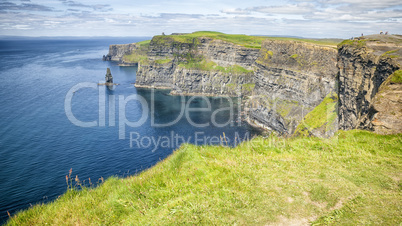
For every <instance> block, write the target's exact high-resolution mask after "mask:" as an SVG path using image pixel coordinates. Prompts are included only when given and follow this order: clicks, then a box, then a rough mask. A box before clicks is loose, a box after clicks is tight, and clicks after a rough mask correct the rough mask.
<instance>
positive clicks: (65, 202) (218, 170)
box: [9, 131, 402, 225]
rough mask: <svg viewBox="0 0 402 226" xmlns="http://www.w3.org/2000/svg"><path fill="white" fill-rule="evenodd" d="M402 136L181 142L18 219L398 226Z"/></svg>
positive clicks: (354, 133)
mask: <svg viewBox="0 0 402 226" xmlns="http://www.w3.org/2000/svg"><path fill="white" fill-rule="evenodd" d="M401 157H402V135H401V134H399V135H393V136H382V135H376V134H373V133H370V132H364V131H348V132H342V131H341V132H340V133H339V135H338V136H336V137H333V138H331V139H330V140H320V139H318V138H309V137H304V138H292V139H287V140H284V139H281V138H276V137H270V138H266V139H263V138H255V139H254V140H253V141H252V143H250V142H245V143H243V144H241V145H239V146H238V147H236V148H225V147H211V146H208V147H206V146H193V145H184V146H182V147H181V148H180V149H179V150H177V151H175V153H174V154H173V155H171V156H170V157H169V158H167V159H166V160H164V161H162V162H160V163H159V164H157V165H156V166H154V167H153V168H151V169H149V170H147V171H145V172H143V173H141V174H139V175H137V176H133V177H129V178H125V179H121V178H109V179H108V180H106V181H105V183H104V184H102V185H101V186H99V187H98V188H94V189H83V190H82V191H80V192H77V191H75V190H70V191H68V192H67V193H66V194H65V195H63V196H62V197H60V198H59V199H58V200H57V201H55V202H53V203H51V204H47V205H37V206H34V207H33V208H30V209H29V210H27V211H23V212H21V213H19V214H17V215H16V216H15V217H13V218H12V219H11V221H10V222H9V224H10V225H21V224H22V225H31V224H45V223H49V224H81V225H89V224H130V223H131V224H136V225H138V224H140V225H143V224H156V225H161V224H163V225H165V224H178V223H187V224H196V223H202V224H234V223H239V224H252V225H254V224H261V225H263V224H264V225H265V224H267V223H269V222H281V223H284V224H289V223H295V222H305V223H306V222H309V221H310V222H311V221H314V223H316V224H320V223H322V224H327V223H344V224H368V223H374V224H388V225H396V224H399V223H400V222H401V221H402V217H401V216H402V214H401V213H402V212H401V206H402V193H401V189H402V183H401V181H400V179H401V172H402V161H401Z"/></svg>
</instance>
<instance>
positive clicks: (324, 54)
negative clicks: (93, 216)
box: [249, 40, 338, 134]
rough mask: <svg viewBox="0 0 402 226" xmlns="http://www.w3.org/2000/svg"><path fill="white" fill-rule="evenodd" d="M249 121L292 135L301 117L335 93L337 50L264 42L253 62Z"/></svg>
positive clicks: (281, 42)
mask: <svg viewBox="0 0 402 226" xmlns="http://www.w3.org/2000/svg"><path fill="white" fill-rule="evenodd" d="M255 65H256V69H255V75H254V76H255V77H254V82H255V88H254V94H253V96H251V99H250V110H249V118H250V121H251V122H253V123H256V124H258V125H262V126H263V127H266V128H268V129H271V130H275V131H278V132H280V133H282V134H292V133H293V132H294V131H295V129H296V127H297V126H298V124H299V123H300V122H301V121H302V120H303V118H304V116H305V115H306V114H307V113H308V112H310V111H311V110H313V109H314V108H315V107H316V106H318V105H319V104H320V103H321V102H322V101H323V99H324V98H325V97H326V96H327V95H328V94H329V93H331V92H333V91H334V90H335V84H336V76H337V72H338V70H337V67H336V49H334V48H333V47H326V46H321V45H316V44H312V43H305V42H297V41H282V40H266V41H264V42H263V43H262V46H261V51H260V53H259V57H258V59H257V60H256V63H255Z"/></svg>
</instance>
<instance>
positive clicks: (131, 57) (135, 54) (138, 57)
mask: <svg viewBox="0 0 402 226" xmlns="http://www.w3.org/2000/svg"><path fill="white" fill-rule="evenodd" d="M150 42H151V40H145V41H141V42H137V43H136V44H137V45H139V48H138V49H136V50H133V51H132V52H131V53H130V54H127V55H124V56H123V60H124V61H125V62H130V63H148V56H147V52H148V47H149V44H150Z"/></svg>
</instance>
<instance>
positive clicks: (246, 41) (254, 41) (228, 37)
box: [153, 31, 339, 49]
mask: <svg viewBox="0 0 402 226" xmlns="http://www.w3.org/2000/svg"><path fill="white" fill-rule="evenodd" d="M199 37H209V38H214V39H219V40H223V41H227V42H231V43H234V44H237V45H241V46H244V47H248V48H257V49H260V48H261V43H262V41H264V40H266V39H270V40H287V41H300V42H308V43H314V44H319V45H330V46H334V47H336V45H337V44H338V43H339V40H335V39H303V38H288V37H268V36H251V35H243V34H224V33H221V32H214V31H197V32H193V33H189V34H182V35H165V36H162V35H158V36H155V37H154V39H153V40H154V41H156V42H158V43H160V44H164V43H166V42H171V41H174V42H180V43H194V39H195V38H199Z"/></svg>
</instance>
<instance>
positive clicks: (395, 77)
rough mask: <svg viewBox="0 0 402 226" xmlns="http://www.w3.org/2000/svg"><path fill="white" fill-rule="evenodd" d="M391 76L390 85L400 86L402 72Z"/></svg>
mask: <svg viewBox="0 0 402 226" xmlns="http://www.w3.org/2000/svg"><path fill="white" fill-rule="evenodd" d="M391 76H392V77H391V83H394V84H402V70H397V71H395V72H394V73H393V74H392V75H391Z"/></svg>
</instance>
